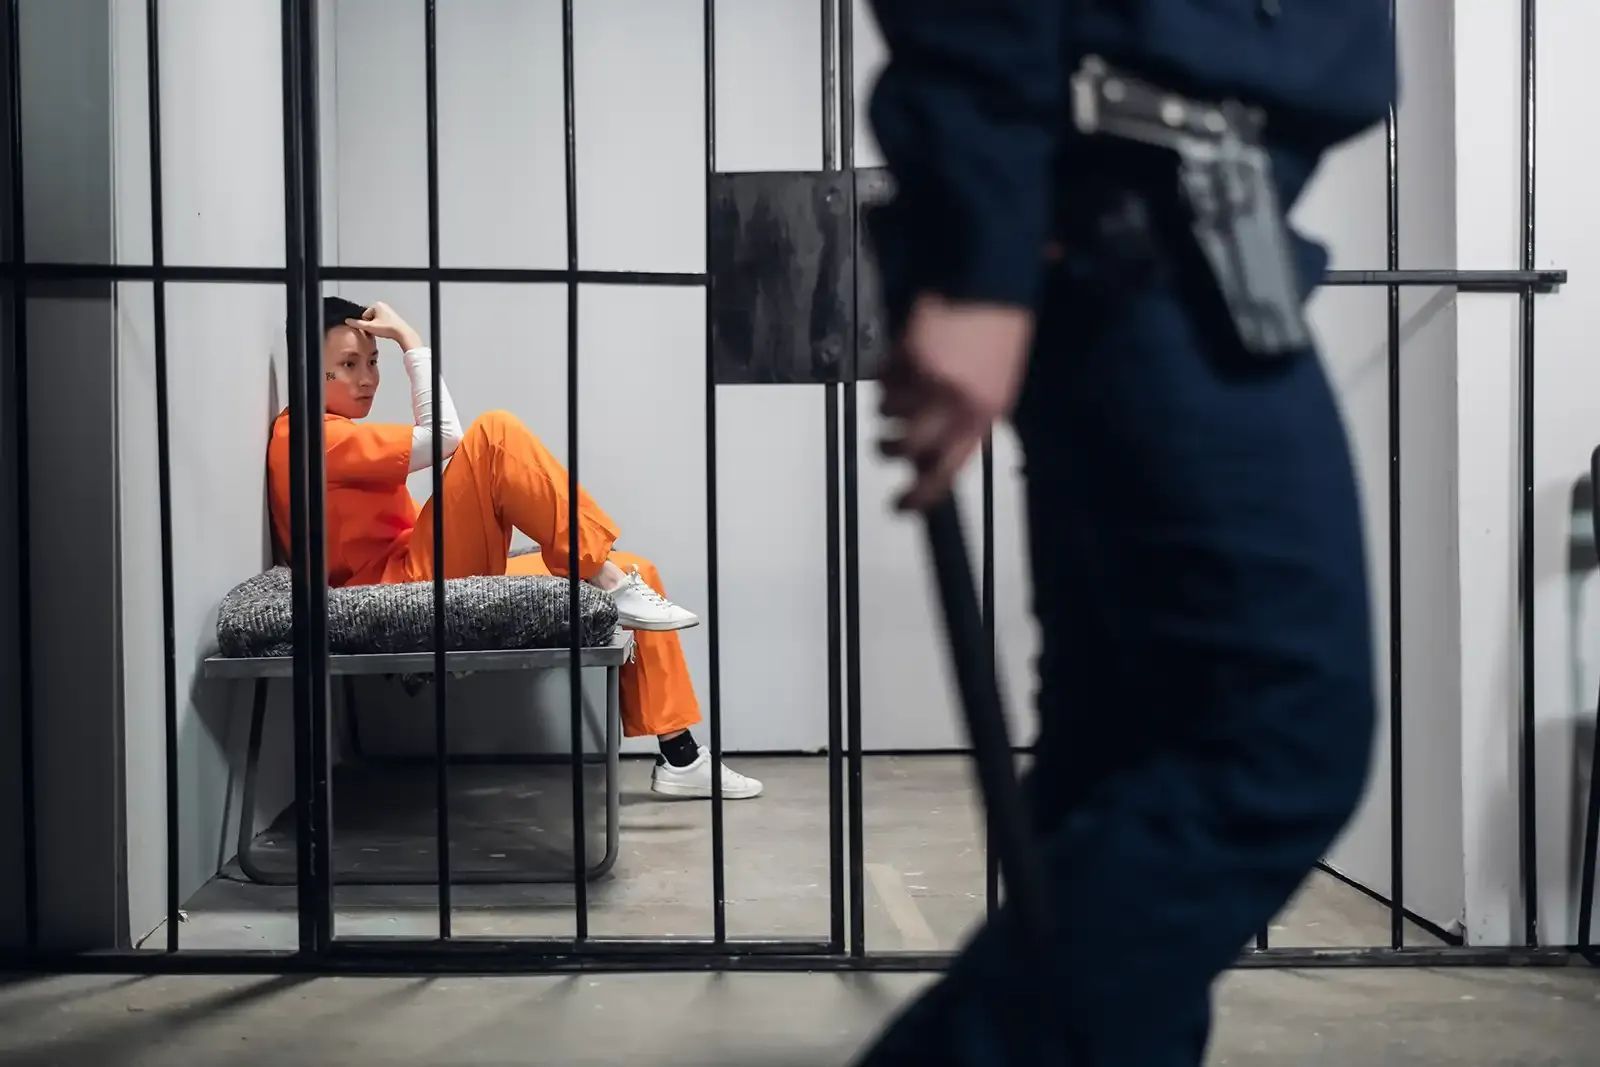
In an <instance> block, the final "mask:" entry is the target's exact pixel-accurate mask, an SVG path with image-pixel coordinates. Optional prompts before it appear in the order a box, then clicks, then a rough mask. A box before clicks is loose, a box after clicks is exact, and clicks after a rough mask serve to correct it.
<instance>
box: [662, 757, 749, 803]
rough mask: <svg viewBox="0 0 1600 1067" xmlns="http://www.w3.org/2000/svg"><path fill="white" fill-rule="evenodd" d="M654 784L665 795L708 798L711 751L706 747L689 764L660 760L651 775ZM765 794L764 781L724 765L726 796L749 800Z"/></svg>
mask: <svg viewBox="0 0 1600 1067" xmlns="http://www.w3.org/2000/svg"><path fill="white" fill-rule="evenodd" d="M650 788H651V789H652V790H653V791H654V792H657V793H660V794H662V795H663V796H669V797H693V798H697V799H708V798H709V797H710V796H711V753H710V752H707V751H706V750H705V749H703V748H702V749H701V750H700V755H698V756H696V757H695V760H694V762H693V763H691V764H689V765H688V766H687V767H674V766H673V765H672V764H670V763H666V762H661V763H657V764H656V769H655V773H654V774H652V775H651V776H650ZM760 795H761V783H760V782H758V781H756V780H755V779H754V778H748V777H746V776H745V775H742V774H740V773H739V772H738V771H736V770H734V769H733V768H731V767H729V766H728V765H727V764H726V763H724V764H723V765H722V796H723V799H724V800H749V799H750V798H751V797H758V796H760Z"/></svg>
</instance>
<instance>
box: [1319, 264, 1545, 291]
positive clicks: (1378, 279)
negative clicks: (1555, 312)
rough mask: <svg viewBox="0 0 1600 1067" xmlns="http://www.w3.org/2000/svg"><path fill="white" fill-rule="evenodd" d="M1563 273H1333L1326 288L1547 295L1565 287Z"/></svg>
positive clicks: (1467, 271)
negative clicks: (1386, 287)
mask: <svg viewBox="0 0 1600 1067" xmlns="http://www.w3.org/2000/svg"><path fill="white" fill-rule="evenodd" d="M1566 281H1567V272H1566V271H1564V270H1533V269H1532V268H1529V269H1527V270H1330V271H1328V272H1327V274H1326V275H1324V277H1323V279H1322V284H1323V285H1419V286H1454V287H1456V288H1457V289H1460V290H1462V291H1463V292H1485V293H1488V292H1511V293H1515V292H1522V291H1525V290H1527V289H1533V290H1534V291H1536V292H1541V293H1547V292H1550V291H1551V290H1552V289H1554V288H1555V287H1556V286H1558V285H1565V284H1566Z"/></svg>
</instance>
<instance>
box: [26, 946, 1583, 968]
mask: <svg viewBox="0 0 1600 1067" xmlns="http://www.w3.org/2000/svg"><path fill="white" fill-rule="evenodd" d="M586 944H590V943H586ZM616 944H617V946H618V947H617V949H616V950H615V951H609V950H602V951H601V952H598V953H586V954H583V955H579V954H576V953H549V954H534V953H526V952H522V951H505V950H503V949H497V948H495V947H494V943H492V942H491V943H490V946H491V947H490V948H489V949H488V950H485V948H484V943H483V942H473V941H471V940H465V941H462V942H452V943H443V942H421V943H415V942H412V943H405V942H402V943H398V944H394V945H392V946H389V947H387V948H385V947H380V946H376V945H375V946H373V947H372V948H371V949H370V950H367V949H365V948H363V950H361V951H355V952H352V951H349V950H348V948H347V943H346V942H344V941H342V940H341V941H336V942H334V946H335V947H334V951H332V952H329V953H327V954H325V955H313V954H300V953H287V952H271V951H254V952H251V951H245V952H239V951H210V950H203V949H186V950H184V951H181V952H176V953H168V952H154V951H120V952H94V953H82V954H72V953H38V954H33V955H23V954H17V955H0V970H3V971H5V972H7V973H13V974H119V975H120V974H185V975H217V974H264V975H276V974H306V975H343V974H364V975H408V976H414V975H416V974H418V973H428V974H495V973H504V974H569V973H582V972H629V971H638V972H651V973H664V972H716V971H761V972H785V971H787V972H818V973H826V972H854V971H865V972H909V973H925V972H937V971H942V970H944V969H946V968H947V967H948V966H949V965H950V963H951V961H952V960H953V958H954V957H953V956H951V955H950V954H948V953H915V952H886V953H868V954H866V955H863V956H849V955H843V954H823V953H817V954H811V953H806V952H793V951H787V952H785V951H782V950H781V949H773V950H772V951H770V952H769V951H767V950H766V949H761V950H759V951H738V952H734V951H727V950H729V949H735V948H738V947H739V946H740V945H741V943H740V942H738V941H726V942H723V944H722V946H721V947H722V948H723V949H724V950H725V951H723V952H721V953H714V952H705V953H702V952H701V951H699V950H698V949H697V950H695V951H693V952H682V951H676V952H673V953H671V954H670V955H668V954H656V953H638V952H633V951H629V950H627V949H626V948H625V944H626V943H625V942H617V943H616ZM751 944H752V945H761V944H765V943H763V942H753V943H751ZM802 944H803V943H802ZM820 947H826V946H820ZM419 950H420V951H419ZM1585 962H1586V960H1585V958H1584V956H1583V955H1581V954H1579V953H1577V952H1575V951H1572V950H1570V949H1566V948H1537V949H1528V948H1451V947H1440V948H1405V949H1391V948H1387V947H1383V948H1327V949H1299V948H1281V949H1268V950H1266V951H1264V952H1249V953H1246V954H1245V955H1243V956H1241V957H1240V958H1239V960H1238V961H1237V964H1236V965H1237V966H1238V967H1241V968H1252V969H1254V968H1274V967H1281V968H1301V969H1313V968H1315V969H1323V968H1365V967H1570V966H1579V965H1582V964H1584V963H1585Z"/></svg>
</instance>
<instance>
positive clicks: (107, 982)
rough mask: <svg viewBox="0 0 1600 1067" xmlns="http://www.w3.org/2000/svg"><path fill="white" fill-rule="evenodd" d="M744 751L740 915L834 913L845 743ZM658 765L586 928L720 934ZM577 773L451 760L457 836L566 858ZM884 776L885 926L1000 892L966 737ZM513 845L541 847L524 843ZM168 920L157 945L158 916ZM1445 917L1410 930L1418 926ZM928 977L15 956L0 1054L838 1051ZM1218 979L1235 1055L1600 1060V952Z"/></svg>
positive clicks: (372, 823)
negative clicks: (36, 965)
mask: <svg viewBox="0 0 1600 1067" xmlns="http://www.w3.org/2000/svg"><path fill="white" fill-rule="evenodd" d="M739 764H740V766H741V767H742V769H745V770H747V771H749V772H750V773H753V774H757V775H759V776H760V777H762V778H764V779H765V780H766V782H767V785H768V795H767V796H766V797H764V798H761V799H759V800H756V801H752V802H746V803H730V804H728V806H727V812H726V815H727V879H728V883H727V884H728V897H729V900H728V921H729V930H730V933H731V934H732V935H733V936H735V937H740V936H783V937H797V938H816V939H820V938H822V937H824V936H825V934H826V931H827V929H828V898H827V884H828V867H827V815H826V813H827V765H826V763H825V762H824V761H822V760H818V759H774V760H748V759H746V760H740V761H739ZM422 773H424V774H425V773H426V772H422ZM648 774H649V767H648V765H647V764H642V763H630V764H626V765H625V766H624V775H625V790H624V805H623V808H622V842H623V847H622V855H621V857H620V859H619V862H618V864H617V866H616V869H615V870H614V871H613V872H612V873H611V874H610V875H609V876H607V877H605V878H603V879H601V880H599V881H597V882H595V883H593V884H592V885H591V888H590V906H591V930H592V932H593V933H594V934H595V935H596V936H623V935H627V936H652V935H665V934H687V935H702V936H704V935H708V934H709V932H710V929H711V912H710V906H709V900H710V891H711V886H710V870H711V859H710V842H709V817H710V810H709V807H708V806H707V805H705V804H696V803H672V802H665V801H659V800H656V799H654V798H653V797H652V796H651V794H649V793H648V791H647V788H646V787H647V784H648ZM567 781H568V780H567V778H566V777H565V774H564V772H561V771H559V770H554V769H547V770H538V769H533V768H519V769H518V770H516V771H515V772H514V773H512V774H510V775H509V776H507V775H505V774H504V773H503V772H498V771H492V770H488V769H481V768H468V769H463V770H461V771H459V772H457V773H456V774H455V775H454V777H453V783H454V788H455V791H456V794H457V795H456V801H455V804H456V807H455V809H454V810H456V811H457V812H458V813H462V815H463V819H462V821H461V823H459V824H458V829H457V831H456V836H457V837H458V838H459V840H458V842H457V846H458V849H459V851H460V852H461V853H462V854H463V855H467V856H468V859H470V860H471V862H474V863H478V862H485V861H488V860H493V859H494V857H495V855H496V851H495V850H501V851H504V850H505V849H506V848H511V849H513V852H511V853H507V856H508V857H509V856H511V855H513V854H514V855H515V856H517V858H519V859H521V860H527V859H530V858H534V859H537V858H539V857H540V856H542V857H543V859H544V860H546V861H549V860H550V858H551V857H552V856H555V855H556V854H557V853H559V852H560V851H561V850H560V848H559V847H547V846H549V842H541V843H538V844H537V846H536V847H535V846H530V845H528V840H529V837H530V835H533V834H536V833H538V834H549V835H553V836H555V837H559V836H560V833H559V828H560V826H561V825H563V824H562V823H561V822H560V820H559V819H555V820H554V821H553V822H551V823H550V825H548V826H543V827H537V828H536V827H533V826H530V825H529V824H528V810H527V805H528V804H529V803H531V802H534V801H538V802H539V803H544V802H546V801H548V802H549V803H550V804H552V805H555V807H560V805H561V803H562V801H561V799H560V798H562V797H565V796H569V795H570V789H569V788H568V786H567ZM865 783H866V786H865V790H864V798H865V808H866V830H867V841H866V859H867V864H868V866H867V876H866V892H867V897H866V901H865V903H866V916H867V934H868V946H869V948H871V949H874V950H879V949H882V950H894V949H922V950H930V949H932V950H937V949H941V948H949V947H952V946H954V945H956V944H957V943H958V941H959V939H960V938H961V936H962V934H963V932H964V931H965V930H967V929H968V928H969V927H970V926H971V924H972V923H973V922H975V921H976V920H977V919H978V918H979V916H980V915H981V913H982V909H983V866H982V849H981V840H980V836H979V832H978V831H979V823H978V819H977V816H976V810H975V807H974V804H973V798H972V794H971V790H970V785H969V781H968V778H967V767H966V764H965V762H964V761H963V760H960V759H952V758H937V757H915V758H911V757H906V758H879V759H872V760H869V761H868V764H867V767H866V775H865ZM363 790H369V791H370V792H368V793H366V794H364V793H363ZM418 795H421V796H425V795H426V790H422V791H421V793H420V794H419V793H417V792H416V791H415V790H412V791H411V792H410V793H407V792H406V790H404V789H400V790H396V789H394V788H391V786H390V785H385V784H383V782H382V781H381V780H380V779H378V778H372V777H367V778H362V777H361V776H360V775H357V776H354V777H352V778H349V779H347V780H346V781H345V782H343V783H341V785H340V792H339V793H338V794H337V795H336V800H335V807H336V811H338V812H339V813H340V814H339V821H338V828H339V830H340V831H342V833H343V835H344V836H343V839H342V840H341V841H340V843H339V847H340V849H341V850H342V851H343V852H345V853H346V855H347V858H350V859H351V861H352V862H367V863H390V862H393V861H396V859H397V855H390V852H396V853H397V854H398V853H408V852H409V853H417V852H420V851H423V850H426V849H427V848H428V847H429V843H428V841H427V840H426V838H425V836H424V837H421V838H419V837H417V836H415V835H416V830H415V828H417V827H422V828H426V827H427V826H428V825H430V817H428V813H427V811H426V806H425V805H424V808H423V810H420V811H419V810H415V803H414V801H415V796H418ZM408 797H410V798H411V799H407V798H408ZM541 798H542V799H541ZM497 813H498V814H497ZM380 814H383V816H384V817H383V818H378V816H379V815H380ZM555 814H558V813H556V812H555V811H554V809H549V810H542V814H541V815H540V816H539V817H540V818H541V819H550V818H553V817H554V815H555ZM518 820H522V821H521V822H520V823H519V822H518ZM407 827H411V828H413V829H411V830H407V829H406V828H407ZM275 832H278V833H281V830H280V831H275ZM518 835H521V836H518ZM520 846H527V847H526V848H524V849H523V851H521V852H515V851H514V850H515V849H516V848H518V847H520ZM279 847H282V842H280V843H279ZM370 849H376V850H378V851H377V852H376V853H373V852H369V851H367V850H370ZM541 850H542V851H541ZM469 854H470V855H469ZM401 858H403V857H401ZM422 858H423V860H424V862H426V861H427V857H422ZM496 862H498V861H496ZM572 899H573V893H572V890H571V888H570V887H568V886H561V885H542V886H538V885H535V886H460V887H457V889H456V909H455V912H454V922H455V932H456V934H457V936H458V937H459V936H467V937H471V936H496V937H519V936H564V935H569V934H570V932H571V929H572V925H571V924H572V917H571V916H572V911H571V909H572ZM293 904H294V891H293V889H292V888H285V889H274V888H269V887H262V886H256V885H250V884H245V883H242V882H240V881H238V880H237V873H236V872H233V873H229V874H225V875H224V876H223V877H220V878H218V879H216V880H214V881H213V882H212V883H211V884H210V885H208V886H206V887H205V888H204V889H202V890H201V891H200V892H199V893H198V894H196V895H195V897H194V898H193V899H192V900H191V901H189V904H188V921H187V922H186V923H185V924H184V926H183V928H182V931H181V933H182V944H183V947H185V948H192V949H200V948H288V947H292V945H293V944H294V915H293ZM433 906H434V890H433V889H432V888H431V887H428V886H416V887H393V888H372V887H354V886H344V887H340V888H339V889H338V892H337V919H338V930H339V933H341V934H343V935H346V936H366V937H371V936H394V937H428V936H431V935H432V933H433V932H434V929H435V927H434V922H435V915H434V911H433ZM1387 930H1388V925H1387V912H1386V911H1385V910H1384V908H1383V907H1382V906H1381V905H1380V904H1378V903H1377V902H1375V901H1373V900H1372V899H1370V898H1369V897H1367V896H1365V895H1364V894H1362V893H1360V892H1359V891H1357V890H1355V889H1353V888H1351V887H1349V886H1347V885H1345V884H1343V883H1341V882H1339V881H1337V880H1335V879H1333V878H1331V877H1328V876H1326V875H1314V876H1313V877H1312V878H1311V879H1310V880H1309V881H1308V883H1307V885H1306V887H1305V888H1304V890H1303V891H1302V892H1301V893H1300V895H1299V896H1298V897H1297V899H1296V900H1295V901H1294V902H1293V903H1292V904H1291V905H1290V907H1289V908H1287V909H1286V911H1285V914H1284V915H1283V916H1282V917H1280V918H1279V920H1278V921H1277V922H1276V923H1274V925H1273V929H1272V937H1273V943H1274V944H1276V945H1303V946H1310V945H1317V946H1323V945H1371V944H1381V943H1383V942H1384V941H1386V940H1387ZM157 934H158V936H156V937H155V938H154V939H153V940H152V942H151V943H152V944H153V945H160V944H161V943H162V942H163V940H164V938H163V937H162V936H159V935H160V931H157ZM1429 940H1430V939H1429V938H1428V937H1427V935H1426V934H1425V933H1424V932H1422V931H1419V930H1413V931H1412V934H1411V941H1412V943H1414V944H1425V943H1428V941H1429ZM926 981H928V979H927V978H926V977H919V976H911V975H876V976H874V975H837V974H783V975H779V974H742V975H690V974H680V975H621V974H611V975H593V976H581V977H562V978H477V979H471V978H448V979H445V978H441V979H319V980H302V979H293V978H280V979H265V980H264V979H242V978H232V979H216V978H148V979H110V978H54V979H41V980H19V981H16V982H12V983H5V982H4V981H3V979H0V1063H4V1064H7V1065H11V1064H16V1065H19V1067H20V1065H24V1064H27V1065H31V1064H39V1065H45V1064H49V1065H70V1064H78V1063H98V1064H106V1065H113V1067H116V1065H123V1064H127V1065H147V1064H148V1065H160V1067H167V1065H170V1064H172V1063H181V1062H195V1063H206V1064H225V1065H229V1067H234V1065H237V1067H247V1065H255V1064H260V1065H278V1064H283V1065H289V1064H329V1065H355V1064H374V1065H376V1064H393V1065H402V1067H403V1065H411V1064H417V1065H421V1064H428V1065H435V1064H461V1065H480V1064H481V1065H488V1064H495V1065H500V1064H505V1065H510V1064H516V1065H519V1067H522V1065H528V1064H563V1065H585V1064H610V1063H623V1062H626V1063H628V1064H630V1065H632V1067H654V1065H663V1067H664V1065H682V1067H689V1065H695V1067H720V1065H727V1067H734V1065H738V1067H764V1065H769V1064H770V1065H773V1067H777V1065H782V1064H795V1065H798V1064H845V1063H848V1062H849V1061H850V1059H851V1057H852V1056H853V1055H854V1053H855V1052H856V1051H857V1050H858V1049H860V1048H861V1047H862V1045H863V1044H865V1043H866V1042H867V1041H869V1040H870V1038H871V1035H872V1034H873V1033H874V1032H875V1031H876V1030H877V1029H878V1028H879V1027H880V1026H881V1025H882V1024H883V1022H884V1021H885V1020H886V1019H887V1018H889V1017H890V1016H891V1015H892V1014H893V1012H894V1011H895V1010H896V1008H897V1007H898V1006H899V1005H900V1004H902V1003H903V1002H904V1001H905V999H906V998H907V997H909V996H911V995H913V994H914V993H915V992H916V991H917V990H918V989H920V988H921V987H922V985H923V984H924V983H925V982H926ZM1217 999H1218V1022H1217V1027H1216V1031H1215V1035H1214V1040H1213V1047H1212V1051H1211V1057H1210V1063H1212V1064H1217V1065H1222V1064H1227V1065H1241V1067H1256V1065H1260V1067H1267V1065H1271V1067H1281V1065H1285V1064H1294V1065H1297V1067H1299V1065H1310V1067H1320V1065H1330V1067H1331V1065H1339V1067H1344V1065H1351V1067H1355V1065H1361V1067H1367V1065H1396V1067H1399V1065H1412V1064H1415V1065H1419V1067H1420V1065H1424V1064H1426V1065H1430V1067H1431V1065H1461V1067H1466V1065H1472V1067H1485V1065H1498V1064H1543V1065H1552V1064H1573V1065H1579V1064H1595V1063H1600V1052H1597V1051H1596V1050H1600V972H1595V971H1591V970H1589V969H1587V968H1579V967H1574V968H1567V969H1561V970H1539V971H1534V970H1509V969H1506V970H1492V971H1420V970H1414V969H1403V970H1402V969H1388V970H1366V971H1342V970H1341V971H1332V970H1323V971H1310V972H1292V971H1256V970H1251V971H1239V972H1234V973H1232V974H1230V975H1228V976H1227V977H1226V978H1225V979H1224V981H1223V982H1222V985H1221V988H1220V990H1219V994H1218V998H1217Z"/></svg>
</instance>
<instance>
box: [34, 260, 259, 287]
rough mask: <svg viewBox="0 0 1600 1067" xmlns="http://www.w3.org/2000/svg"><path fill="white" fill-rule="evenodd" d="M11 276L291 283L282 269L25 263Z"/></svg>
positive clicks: (63, 279)
mask: <svg viewBox="0 0 1600 1067" xmlns="http://www.w3.org/2000/svg"><path fill="white" fill-rule="evenodd" d="M5 272H6V274H7V275H8V276H19V277H26V278H27V279H29V280H30V281H40V282H158V281H160V282H169V283H170V282H240V283H247V284H251V285H283V284H284V283H285V282H287V281H288V280H289V274H288V272H287V271H286V270H285V269H284V268H282V267H196V266H172V265H170V264H167V265H161V266H157V265H154V264H138V263H24V264H8V265H7V266H6V268H5Z"/></svg>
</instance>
